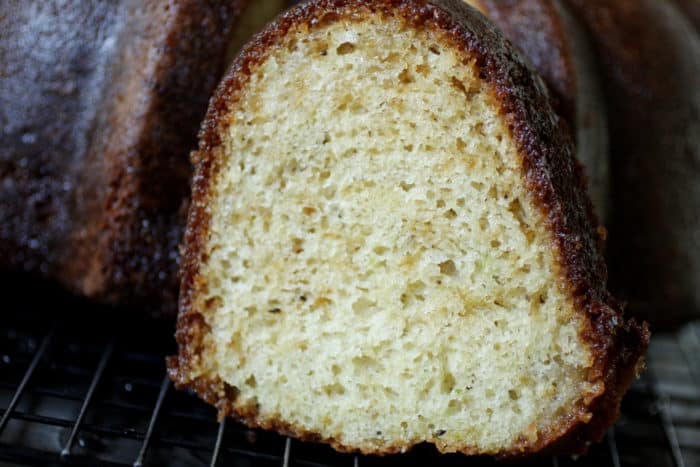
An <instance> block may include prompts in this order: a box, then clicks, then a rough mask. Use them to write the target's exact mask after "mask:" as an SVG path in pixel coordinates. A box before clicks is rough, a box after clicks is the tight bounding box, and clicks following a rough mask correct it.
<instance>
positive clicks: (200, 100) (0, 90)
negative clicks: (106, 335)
mask: <svg viewBox="0 0 700 467" xmlns="http://www.w3.org/2000/svg"><path fill="white" fill-rule="evenodd" d="M93 3H94V5H93ZM243 3H244V0H232V1H227V2H221V1H217V0H168V1H154V0H149V1H123V2H96V3H95V2H91V3H89V4H88V3H86V2H81V1H75V2H68V4H66V2H56V1H45V2H24V1H19V0H11V1H9V2H2V6H0V49H1V52H0V55H2V56H3V65H2V67H3V86H0V102H2V105H0V127H2V128H3V129H7V131H5V130H3V131H0V146H1V147H2V149H1V151H2V157H0V268H2V269H24V270H27V271H31V272H34V273H37V274H40V275H43V276H46V277H50V278H52V279H54V280H57V281H60V282H61V283H63V284H64V285H66V286H67V287H69V288H70V289H72V290H74V291H76V292H78V293H80V294H83V295H86V296H89V297H92V298H95V299H98V300H100V301H103V302H107V303H113V304H120V305H131V306H138V307H141V308H146V309H149V310H151V311H153V312H162V311H165V312H170V313H171V314H173V313H174V311H175V308H176V297H177V290H178V279H177V270H178V267H179V257H178V254H177V251H178V250H177V245H178V244H179V242H180V238H181V234H182V231H183V230H184V220H185V215H184V211H185V210H184V209H183V203H184V201H185V199H186V197H187V194H188V191H187V190H188V184H189V183H188V182H189V177H190V170H191V169H190V164H189V161H188V158H187V154H188V152H189V150H190V149H192V148H193V147H195V144H196V134H197V129H198V127H199V125H200V122H201V119H202V117H203V116H204V113H205V111H206V106H207V102H208V99H209V96H210V93H211V92H212V90H213V89H214V87H215V85H216V84H217V81H218V79H219V77H220V76H221V73H222V72H223V67H224V65H225V63H224V59H225V53H224V52H225V49H226V46H227V39H228V36H229V31H230V30H231V28H232V25H233V22H234V19H235V17H236V15H237V14H238V10H239V9H240V7H241V5H242V4H243ZM42 18H43V19H42ZM7 21H9V24H5V22H7ZM23 25H24V26H26V27H23ZM27 25H28V26H27ZM5 26H7V27H5ZM29 34H31V35H33V37H31V38H30V39H27V37H26V36H27V35H29ZM35 36H39V37H41V50H42V52H41V53H37V52H36V50H35V45H36V37H35Z"/></svg>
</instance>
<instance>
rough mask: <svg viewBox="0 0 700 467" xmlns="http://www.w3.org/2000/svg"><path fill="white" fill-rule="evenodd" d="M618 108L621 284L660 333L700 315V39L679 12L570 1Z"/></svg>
mask: <svg viewBox="0 0 700 467" xmlns="http://www.w3.org/2000/svg"><path fill="white" fill-rule="evenodd" d="M568 4H569V5H570V6H571V7H572V8H573V10H574V11H575V13H576V15H577V17H578V18H580V19H581V20H582V21H583V22H584V23H585V26H586V27H587V29H588V31H589V33H590V34H589V35H590V38H591V40H592V42H593V44H594V49H595V52H596V55H597V58H598V61H599V64H600V72H601V76H602V79H603V83H604V90H605V94H606V103H607V106H608V115H609V126H610V138H611V141H610V142H611V177H612V179H613V180H614V181H615V183H614V186H613V189H612V195H613V196H612V199H613V206H612V211H613V213H614V215H613V216H612V217H611V218H612V220H613V222H612V223H611V225H610V237H609V248H608V252H609V255H610V260H611V261H610V265H611V284H612V287H613V290H614V291H615V292H616V294H618V295H620V296H622V297H625V298H626V299H628V300H629V302H630V311H631V312H632V313H633V314H635V315H637V316H643V317H645V318H646V319H648V320H649V321H650V322H651V323H652V324H653V325H655V326H657V327H661V326H669V325H679V324H681V323H682V322H684V321H687V320H689V319H697V316H698V312H699V311H700V288H699V287H698V279H699V278H700V255H698V254H697V251H698V250H700V240H699V239H698V236H697V232H698V231H699V230H700V216H698V214H697V213H698V212H700V185H699V184H698V180H699V179H700V36H699V35H698V34H697V32H696V31H694V30H693V29H692V28H691V26H690V24H689V23H688V22H687V21H685V20H684V19H683V18H682V15H681V14H680V12H679V11H678V10H677V9H676V8H675V7H674V6H673V5H672V4H671V3H670V2H661V1H657V0H617V1H614V2H611V1H608V0H568Z"/></svg>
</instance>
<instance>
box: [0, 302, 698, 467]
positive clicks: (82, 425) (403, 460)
mask: <svg viewBox="0 0 700 467" xmlns="http://www.w3.org/2000/svg"><path fill="white" fill-rule="evenodd" d="M37 290H43V289H37ZM8 293H10V291H7V293H4V295H5V296H7V295H8ZM10 294H11V293H10ZM43 294H44V292H38V293H37V291H36V290H34V291H31V290H30V291H29V292H26V291H25V292H23V293H22V294H21V297H22V298H21V299H15V300H5V303H6V304H5V306H3V307H2V310H1V311H0V411H1V412H0V413H1V414H2V415H1V418H0V467H4V466H10V465H11V466H16V465H37V466H39V465H40V466H52V465H64V466H65V465H89V466H99V465H104V466H129V465H132V466H144V467H145V466H175V467H179V466H244V467H247V466H278V467H279V466H284V467H287V466H308V467H325V466H347V467H359V466H363V467H364V466H380V465H381V466H387V465H388V466H398V465H401V466H403V465H431V466H436V467H437V466H443V465H444V466H449V465H460V466H462V467H470V466H491V465H495V462H494V461H493V460H490V459H479V458H476V459H471V458H466V457H464V456H461V455H446V456H440V455H437V454H436V453H435V452H434V451H433V450H432V448H429V447H427V446H419V447H418V448H417V449H415V450H414V451H412V452H411V453H409V454H405V455H397V456H388V457H383V458H381V457H363V456H354V455H347V454H339V453H336V452H334V451H333V450H332V449H330V448H328V447H327V446H323V445H316V444H309V443H301V442H298V441H295V440H291V439H289V438H285V437H281V436H278V435H275V434H272V433H266V432H262V431H256V430H249V429H247V428H245V427H243V426H241V425H239V424H237V423H235V422H233V421H230V420H228V421H225V422H222V423H218V422H217V421H216V414H215V412H214V410H213V409H212V408H211V407H209V406H207V405H206V404H204V403H202V402H200V401H199V400H198V399H197V398H196V397H195V396H193V395H192V394H189V393H186V392H179V391H175V390H174V389H173V387H172V385H171V383H170V381H169V380H168V379H167V378H166V376H165V365H164V357H165V356H166V355H168V354H171V353H173V352H174V350H175V347H174V343H173V339H172V330H171V327H172V324H171V323H168V322H164V323H153V322H149V321H147V320H145V319H142V318H141V317H139V316H138V315H134V314H127V313H126V312H117V311H115V310H105V309H100V308H94V307H91V306H89V305H86V304H83V303H78V302H75V301H74V300H72V299H69V298H67V297H62V296H58V297H54V296H51V295H49V297H46V296H44V297H42V296H41V295H43ZM37 295H39V296H38V297H37ZM526 465H538V466H542V465H544V466H552V467H557V466H562V467H564V466H581V467H588V466H596V467H599V466H611V467H623V466H650V467H667V466H668V467H700V324H698V325H691V326H689V327H686V328H685V329H683V330H682V331H681V332H680V333H678V334H665V335H657V336H655V337H654V338H653V340H652V344H651V349H650V353H649V357H648V371H647V372H646V373H645V375H644V377H643V378H642V379H641V380H639V381H638V382H637V383H636V384H635V385H634V387H633V388H632V390H631V391H630V393H629V394H628V395H627V397H626V398H625V401H624V403H623V408H622V417H621V418H620V421H619V422H618V424H617V425H616V426H615V428H613V429H611V430H610V431H609V432H608V435H607V437H606V439H605V441H604V442H602V443H600V444H598V445H595V446H593V447H592V449H591V451H590V453H589V455H587V456H585V457H582V458H580V459H578V460H573V459H570V458H551V459H540V460H538V461H536V462H531V463H529V464H526Z"/></svg>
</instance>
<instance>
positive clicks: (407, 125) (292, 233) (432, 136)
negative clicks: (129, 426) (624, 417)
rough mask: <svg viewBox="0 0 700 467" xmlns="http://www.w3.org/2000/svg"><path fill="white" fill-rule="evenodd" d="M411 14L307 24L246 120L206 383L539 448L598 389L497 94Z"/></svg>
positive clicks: (480, 442)
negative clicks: (545, 434) (588, 378)
mask: <svg viewBox="0 0 700 467" xmlns="http://www.w3.org/2000/svg"><path fill="white" fill-rule="evenodd" d="M464 57H465V56H464V52H457V51H456V50H454V48H452V47H450V46H449V45H447V42H446V41H445V40H443V39H440V38H438V37H435V36H434V34H432V33H429V32H420V31H417V30H415V29H413V28H410V27H407V26H405V25H403V24H402V23H401V21H400V20H398V19H391V18H384V19H374V20H363V21H362V22H352V23H351V22H344V21H339V22H335V23H332V24H330V25H326V26H323V27H318V28H316V29H312V30H311V31H310V32H309V31H301V30H298V31H297V30H292V31H291V32H289V33H288V35H287V37H286V39H285V40H284V43H283V44H282V46H280V47H278V48H276V49H273V50H271V51H270V52H269V56H268V57H267V58H266V59H265V60H264V61H263V63H262V64H261V65H260V66H259V68H258V69H254V71H253V75H252V77H251V79H250V81H249V82H248V83H247V84H246V85H245V87H244V91H243V92H242V94H241V96H240V100H239V101H238V102H237V103H236V104H234V108H233V109H232V110H231V125H230V128H229V130H228V133H227V134H226V135H225V137H224V140H225V147H226V158H225V161H224V162H223V165H222V169H221V171H220V173H219V176H218V178H217V179H216V180H215V181H214V182H213V183H214V186H213V193H214V197H213V202H212V203H213V204H212V205H211V214H212V217H211V226H210V228H211V232H210V237H209V240H208V244H207V247H206V250H207V253H208V261H207V262H206V263H205V264H203V265H202V267H201V269H200V274H201V276H202V282H203V284H204V286H203V287H202V290H200V291H199V293H198V295H196V296H195V307H197V308H198V309H199V310H201V312H202V314H203V315H204V317H205V320H206V322H207V323H208V325H209V326H210V327H211V333H210V335H208V336H207V337H206V339H205V341H204V342H205V345H206V348H205V351H204V352H203V354H202V355H201V356H200V360H199V361H198V362H195V363H193V367H194V371H195V373H198V374H195V375H194V376H204V377H207V378H214V377H216V376H218V377H220V378H221V379H222V380H223V381H225V382H227V383H228V384H230V385H231V386H234V387H235V388H237V389H238V391H239V392H238V399H237V403H238V404H239V405H240V406H246V407H257V410H258V417H259V419H261V420H265V419H279V420H284V421H285V422H286V423H289V424H291V425H292V426H297V427H303V428H304V429H306V430H308V431H311V432H316V433H319V434H320V435H321V436H322V437H325V438H334V439H335V440H336V442H338V443H341V444H344V445H346V446H360V447H365V448H379V449H381V448H386V447H390V446H394V445H397V444H404V445H411V444H414V443H417V442H421V441H429V442H433V443H435V444H437V445H438V447H439V448H441V449H443V450H447V451H450V450H454V449H458V448H460V447H464V446H472V447H476V448H477V449H478V450H479V451H480V452H495V451H498V450H500V449H501V448H502V447H503V446H508V445H510V444H512V443H515V442H516V441H517V440H519V439H520V440H523V439H525V440H528V441H531V442H532V441H534V440H535V439H536V437H537V431H538V429H541V428H546V427H548V426H549V425H550V424H551V423H553V421H554V420H556V419H557V418H558V417H559V416H560V415H561V413H562V411H567V410H570V409H571V407H572V405H573V404H574V403H575V402H576V401H577V400H578V399H579V398H580V397H581V396H582V394H587V393H590V392H591V391H593V390H595V389H596V388H591V387H589V386H588V385H587V383H586V382H585V373H586V369H587V368H588V367H590V365H591V354H590V350H589V348H588V347H587V346H585V345H584V344H583V343H582V342H581V340H580V337H579V334H578V333H579V327H580V325H581V324H580V320H579V318H577V317H576V316H575V315H574V310H573V304H572V302H571V299H570V298H569V297H568V295H567V292H566V289H565V288H564V285H563V284H564V282H563V279H562V278H561V274H563V273H562V272H560V271H559V270H558V266H557V264H558V263H557V261H558V260H557V258H556V250H555V248H554V242H553V236H552V234H551V233H550V232H549V231H548V230H546V228H545V224H544V219H543V216H542V214H541V212H540V211H539V210H538V208H537V207H536V206H535V204H534V202H533V199H532V196H531V195H530V193H529V192H528V190H527V188H526V185H525V181H524V178H523V174H522V171H521V166H520V163H521V158H520V156H519V154H518V149H517V147H516V144H515V142H514V141H513V139H512V137H511V135H510V133H509V131H508V130H507V128H506V127H505V126H504V123H503V120H502V117H501V115H499V110H498V105H497V103H496V100H495V97H494V96H493V93H492V90H491V88H490V85H489V84H488V83H486V82H484V81H482V80H480V79H479V78H478V73H477V72H476V70H475V66H474V61H473V60H463V59H464Z"/></svg>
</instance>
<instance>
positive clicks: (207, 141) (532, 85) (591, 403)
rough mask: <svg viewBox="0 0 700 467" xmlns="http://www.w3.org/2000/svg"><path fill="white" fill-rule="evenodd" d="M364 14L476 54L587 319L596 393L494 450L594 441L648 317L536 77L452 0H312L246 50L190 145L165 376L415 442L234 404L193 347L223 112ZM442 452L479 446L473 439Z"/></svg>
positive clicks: (230, 410)
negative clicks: (612, 280)
mask: <svg viewBox="0 0 700 467" xmlns="http://www.w3.org/2000/svg"><path fill="white" fill-rule="evenodd" d="M369 15H380V16H384V17H388V16H393V17H398V18H401V19H402V20H403V21H405V22H406V23H407V24H408V25H409V26H411V27H416V28H429V29H431V30H433V31H434V32H435V33H436V35H437V36H438V37H440V38H441V40H442V41H444V43H446V44H447V45H448V46H451V47H454V48H456V49H457V50H461V51H462V52H463V53H464V54H465V56H468V57H473V58H475V59H476V66H477V68H478V70H479V71H480V73H479V75H480V77H481V78H482V79H484V80H485V81H487V82H489V83H490V84H491V86H492V87H493V90H494V95H495V98H496V99H497V101H498V102H499V103H500V105H501V114H502V117H503V119H504V121H505V122H506V123H507V125H508V127H509V128H510V131H511V132H512V135H513V137H514V139H515V141H516V142H517V144H518V145H519V146H520V149H521V156H522V166H523V170H524V174H525V177H526V180H527V183H528V185H529V188H530V191H531V193H532V195H533V197H534V199H535V200H536V202H537V203H538V205H539V207H540V209H541V210H542V213H543V215H544V216H545V218H546V222H547V225H548V226H549V228H550V229H551V231H552V232H553V237H552V242H553V248H555V250H556V251H557V252H558V253H559V259H560V266H561V275H562V283H563V285H564V286H565V287H566V288H567V289H568V290H569V293H570V295H571V296H572V297H573V299H574V303H575V307H576V309H577V310H578V312H579V313H580V316H581V317H582V318H584V319H582V320H581V321H582V322H584V323H585V325H584V326H583V328H582V329H581V331H580V335H581V338H582V339H583V340H585V341H586V342H588V344H589V345H590V347H591V350H592V354H593V358H594V365H593V367H592V369H591V370H590V373H589V375H588V380H589V381H590V382H591V383H592V384H593V385H596V387H597V388H598V391H597V392H595V393H591V394H589V397H588V398H587V399H588V400H582V401H580V402H579V403H578V404H577V406H576V407H573V408H572V409H571V411H570V412H569V413H567V414H564V415H563V416H562V417H561V419H560V422H559V423H558V424H556V425H555V426H551V427H550V428H549V429H548V430H546V431H545V432H541V433H539V437H538V440H537V441H536V442H535V443H531V442H529V441H527V440H526V439H522V440H519V441H518V442H516V443H514V444H513V445H511V446H504V447H503V449H502V450H501V451H499V452H496V453H490V454H496V455H499V456H501V457H519V456H524V455H528V454H534V453H537V452H541V451H543V450H550V449H551V450H556V451H566V452H569V453H572V452H583V451H585V449H586V446H587V443H588V442H589V441H592V440H593V441H594V440H598V439H600V438H601V437H602V435H603V433H604V430H605V428H607V426H608V425H609V424H610V423H611V422H612V421H613V420H614V419H615V418H616V417H617V410H618V406H619V401H620V398H621V397H622V394H623V393H624V391H625V390H626V388H627V387H628V385H629V384H630V382H631V379H632V377H633V375H634V374H635V371H636V370H637V369H638V367H639V365H640V361H641V356H642V354H643V353H644V351H645V349H646V345H647V342H648V338H649V334H648V331H647V329H646V327H645V326H639V325H637V324H636V323H634V322H627V323H624V322H623V320H622V317H621V313H620V312H619V307H618V306H617V304H616V303H615V302H614V300H613V299H612V298H611V296H610V295H609V294H608V292H607V291H606V289H605V281H606V269H605V265H604V262H603V259H602V255H601V252H600V249H599V238H598V234H597V233H596V227H597V222H596V220H595V218H594V215H593V214H592V208H591V204H590V201H588V199H587V197H586V196H585V191H584V190H585V188H584V186H583V181H582V177H581V169H580V167H579V166H578V165H577V164H576V163H575V162H574V159H573V157H572V154H571V152H572V144H571V141H570V138H569V136H568V133H567V132H566V131H564V129H562V127H561V126H560V122H559V120H558V119H557V118H556V117H555V116H554V112H553V110H552V108H551V105H550V102H549V100H548V97H547V93H546V92H545V90H544V86H543V84H542V83H541V82H540V81H539V79H538V78H536V77H535V76H536V75H535V74H534V73H533V72H532V71H531V70H530V69H529V68H528V67H527V66H526V65H525V64H524V63H523V61H522V60H521V58H520V55H519V54H518V53H517V52H516V51H515V50H514V49H513V48H512V47H511V46H510V45H509V44H508V43H507V42H506V41H505V40H504V39H503V38H502V36H501V35H500V34H499V33H497V31H496V30H495V29H494V28H493V27H492V26H491V25H490V23H488V22H486V21H485V20H483V18H482V17H481V15H478V14H476V13H475V11H474V10H472V9H471V8H468V7H467V6H465V5H464V4H463V3H461V2H460V1H458V0H436V1H430V2H428V1H424V0H418V1H409V0H377V1H374V2H371V3H370V2H363V1H360V0H314V1H312V2H309V3H305V4H303V5H302V6H299V7H297V8H295V9H293V10H291V11H289V12H288V13H286V14H285V15H283V16H282V17H281V18H279V19H278V21H277V22H276V23H274V24H272V25H270V26H269V27H268V28H267V29H266V30H265V31H264V32H263V33H261V34H260V35H259V36H257V37H256V38H255V40H254V41H252V42H251V43H250V44H249V46H248V47H247V48H246V49H245V50H244V52H243V53H242V55H241V56H240V57H239V59H238V60H237V61H236V62H235V64H234V65H233V67H232V69H231V70H230V71H229V73H228V74H227V76H226V78H225V80H224V82H223V83H222V84H221V86H220V87H219V89H218V91H217V93H216V95H215V97H214V99H213V100H212V102H211V104H210V108H209V113H208V117H207V119H206V121H205V124H204V127H203V130H202V133H201V140H200V149H199V151H198V152H197V153H195V154H194V161H195V163H196V174H195V178H194V183H193V203H192V205H191V207H190V212H189V221H188V227H187V232H186V237H185V247H184V258H183V280H182V287H181V298H180V314H179V319H178V331H177V341H178V344H179V346H180V353H179V355H178V356H175V357H171V358H170V359H169V361H168V366H169V371H170V376H171V378H172V379H173V381H175V383H176V384H177V386H178V387H189V388H191V389H193V390H194V391H195V392H196V393H197V394H199V395H200V397H202V398H203V399H204V400H206V401H208V402H209V403H211V404H213V405H215V406H216V407H217V408H218V409H219V413H220V416H233V417H235V418H237V419H238V420H240V421H242V422H244V423H246V424H247V425H249V426H251V427H262V428H267V429H274V430H278V431H280V432H282V433H285V434H288V435H292V436H295V437H297V438H300V439H303V440H311V441H323V442H327V443H330V444H332V445H333V447H335V448H336V449H339V450H347V451H359V452H363V453H373V454H389V453H395V452H402V451H405V450H406V449H408V448H410V447H411V446H410V445H406V444H403V443H396V444H394V445H390V446H381V447H378V446H372V445H364V446H346V445H343V444H341V443H340V442H338V440H336V439H334V438H332V437H331V438H322V437H321V436H320V435H319V434H317V433H311V432H310V431H309V430H308V429H305V428H304V427H303V426H294V425H290V424H288V423H286V422H285V421H283V420H276V419H263V418H261V417H259V416H258V413H257V410H256V408H255V407H241V406H237V404H236V397H235V391H234V390H233V388H232V387H230V386H228V385H226V384H225V383H223V382H222V381H221V380H220V379H218V378H214V379H211V380H210V379H207V377H206V376H205V375H203V373H204V372H203V371H200V363H201V362H200V355H201V351H202V349H203V346H204V342H205V339H206V336H207V333H208V331H209V329H208V328H207V324H206V322H205V320H204V318H203V317H202V315H201V314H200V312H199V310H198V304H197V302H196V299H197V293H198V291H199V290H201V289H202V288H204V287H206V285H205V284H204V282H203V278H202V277H200V276H199V267H200V265H201V264H203V263H205V262H206V260H207V258H206V242H207V235H208V229H209V223H210V212H209V207H210V206H211V205H212V204H213V203H212V201H213V200H212V197H213V193H212V192H211V191H210V181H211V180H213V178H214V177H215V176H216V174H217V173H218V171H219V169H220V163H221V161H222V160H223V158H224V153H223V149H222V147H221V139H220V137H219V134H220V132H221V131H222V130H223V128H225V127H226V125H227V123H228V111H229V109H230V108H231V107H232V105H233V104H234V102H235V101H236V99H237V96H238V93H239V91H240V90H241V88H242V87H244V86H245V84H246V82H247V80H248V77H249V75H250V74H251V72H252V71H253V70H254V69H255V67H256V65H258V64H259V63H261V61H262V60H264V58H265V56H266V54H267V51H268V50H270V49H271V48H273V47H275V46H276V44H278V43H279V42H280V41H281V40H282V39H283V38H284V36H285V35H286V34H287V33H288V32H289V31H290V30H292V29H293V28H315V27H320V26H322V25H323V24H325V23H327V22H329V21H338V20H345V21H362V19H363V18H366V17H368V16H369ZM601 383H602V384H601ZM438 449H441V450H444V451H452V450H458V451H461V452H464V453H466V454H479V453H480V452H479V450H478V449H477V448H476V447H473V446H438Z"/></svg>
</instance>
